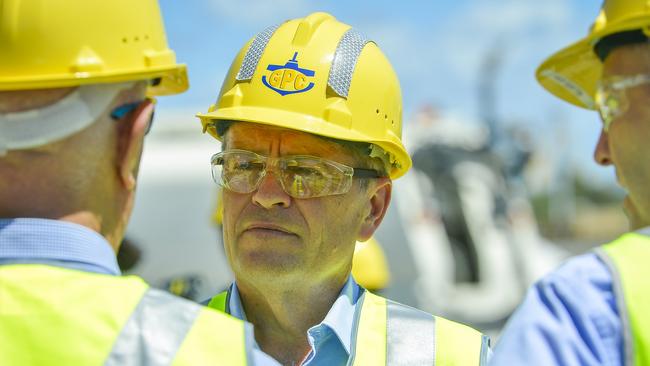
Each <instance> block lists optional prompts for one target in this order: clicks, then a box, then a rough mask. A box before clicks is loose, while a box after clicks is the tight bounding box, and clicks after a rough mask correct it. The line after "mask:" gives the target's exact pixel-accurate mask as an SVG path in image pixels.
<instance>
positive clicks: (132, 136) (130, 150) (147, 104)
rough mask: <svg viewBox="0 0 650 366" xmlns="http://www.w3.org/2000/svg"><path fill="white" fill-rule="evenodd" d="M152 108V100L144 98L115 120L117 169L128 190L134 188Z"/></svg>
mask: <svg viewBox="0 0 650 366" xmlns="http://www.w3.org/2000/svg"><path fill="white" fill-rule="evenodd" d="M153 108H154V106H153V102H152V101H151V100H145V101H143V102H142V103H140V105H139V106H138V108H137V109H136V110H134V111H133V112H131V113H129V114H128V115H127V116H125V117H124V118H123V119H121V120H120V121H117V122H116V123H119V128H118V131H119V132H118V149H119V151H118V161H117V170H118V174H119V176H120V180H121V181H122V185H123V186H124V188H126V189H127V190H129V191H132V190H134V189H135V183H136V177H137V175H138V168H139V166H140V157H141V155H142V147H143V142H144V135H146V133H147V129H148V128H149V123H150V122H151V116H152V114H153Z"/></svg>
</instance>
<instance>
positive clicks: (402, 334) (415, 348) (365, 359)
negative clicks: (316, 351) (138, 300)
mask: <svg viewBox="0 0 650 366" xmlns="http://www.w3.org/2000/svg"><path fill="white" fill-rule="evenodd" d="M229 300H230V291H229V290H228V291H224V292H222V293H220V294H219V295H217V296H215V297H213V298H212V300H210V303H209V304H208V307H211V308H213V309H217V310H220V311H223V312H225V313H229V308H228V305H227V304H228V303H229ZM359 302H360V303H361V306H358V307H357V309H359V310H357V314H355V319H356V320H355V327H354V328H353V331H354V332H355V334H354V335H353V339H354V341H353V343H352V345H351V349H350V358H349V360H350V361H349V362H348V364H349V365H352V366H371V365H372V366H381V365H387V366H392V365H438V366H477V365H486V364H487V360H486V358H487V338H486V337H484V336H483V335H482V334H481V333H479V332H477V331H476V330H474V329H472V328H470V327H467V326H465V325H462V324H459V323H454V322H451V321H449V320H447V319H445V318H441V317H438V316H433V315H431V314H427V313H425V312H423V311H420V310H418V309H414V308H412V307H409V306H406V305H402V304H399V303H396V302H393V301H391V300H388V299H385V298H383V297H381V296H377V295H375V294H373V293H371V292H370V291H367V290H366V291H364V293H363V294H362V295H361V298H359Z"/></svg>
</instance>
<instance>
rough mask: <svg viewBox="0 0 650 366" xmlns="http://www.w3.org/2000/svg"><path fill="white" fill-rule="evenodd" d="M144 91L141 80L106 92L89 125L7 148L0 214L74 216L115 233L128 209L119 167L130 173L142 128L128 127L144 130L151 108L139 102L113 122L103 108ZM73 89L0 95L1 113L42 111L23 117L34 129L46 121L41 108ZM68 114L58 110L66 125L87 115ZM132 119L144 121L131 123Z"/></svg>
mask: <svg viewBox="0 0 650 366" xmlns="http://www.w3.org/2000/svg"><path fill="white" fill-rule="evenodd" d="M145 90H146V84H145V83H144V82H142V83H136V84H133V85H132V86H131V87H128V88H127V89H123V90H121V91H119V92H118V93H117V94H116V95H112V94H111V95H112V96H111V97H110V98H109V99H107V100H108V104H107V105H103V106H102V107H101V110H98V111H97V114H98V116H97V117H94V116H93V118H94V120H92V121H89V123H90V125H89V126H87V127H85V128H83V129H81V130H80V131H78V132H75V133H73V134H72V135H69V136H65V137H63V138H60V139H58V140H55V141H53V142H50V143H46V144H43V145H40V146H35V147H31V148H26V149H13V150H12V149H10V150H9V151H8V152H7V154H6V155H4V156H0V217H4V218H13V217H39V218H51V219H62V218H63V219H65V218H70V217H76V219H72V220H70V221H79V215H81V216H83V218H82V219H81V220H82V221H85V222H77V223H81V224H83V225H85V226H89V227H91V228H92V229H95V230H96V231H98V232H100V233H102V234H105V235H104V236H107V238H108V236H109V235H111V234H110V233H111V232H113V231H115V229H116V228H117V227H119V228H120V229H119V230H118V231H120V230H122V229H123V228H122V226H124V227H125V226H126V219H125V217H128V215H129V214H130V208H131V207H130V205H131V203H130V202H131V201H132V198H131V195H132V192H131V191H132V188H125V185H124V182H123V174H122V173H121V172H122V170H121V169H122V168H124V167H125V165H128V167H127V168H125V169H128V170H129V171H132V172H133V174H134V175H135V172H136V171H137V166H138V164H139V159H140V149H141V146H142V139H143V136H144V132H142V133H139V132H138V133H137V134H134V132H135V131H134V128H139V129H145V130H146V125H147V124H148V122H149V118H148V114H149V113H151V112H152V108H151V107H152V106H151V105H150V103H149V102H143V103H142V104H141V105H140V108H138V109H137V110H136V111H134V112H132V113H130V114H128V115H127V116H125V117H124V118H122V119H120V120H118V121H115V120H113V119H112V118H111V117H110V112H111V111H112V110H113V109H115V108H116V107H118V106H121V105H124V104H126V103H133V102H139V101H142V100H144V96H145ZM74 91H75V88H62V89H48V90H30V91H4V92H0V113H2V114H7V113H20V112H27V111H36V110H41V112H40V114H41V115H40V116H38V115H37V116H38V117H36V118H37V119H36V120H33V119H32V120H31V121H30V122H29V123H32V124H35V126H36V127H37V128H36V129H34V128H33V126H32V127H30V129H32V130H33V131H34V133H38V125H39V124H40V123H41V122H42V123H43V124H47V123H48V112H42V111H43V108H49V107H50V106H53V105H56V104H57V102H60V101H62V100H63V99H64V98H66V97H68V96H71V94H72V93H73V92H74ZM111 98H112V99H111ZM79 99H80V100H81V99H83V98H79ZM88 100H90V101H91V102H92V100H91V99H89V98H86V99H85V100H84V102H85V103H90V102H88ZM68 104H69V103H68ZM66 105H67V104H66ZM62 108H63V107H62ZM86 109H89V110H90V109H92V108H90V107H88V108H86ZM45 110H46V111H47V109H45ZM74 111H75V109H72V110H70V111H68V112H65V113H62V115H63V116H66V117H67V118H69V119H70V122H71V123H73V122H76V121H73V119H74V118H80V119H81V118H88V113H85V115H83V114H80V115H79V116H78V117H76V115H75V114H74V113H73V112H74ZM91 114H92V113H91ZM144 114H147V116H144ZM136 121H140V125H142V124H144V126H141V127H137V126H136V124H137V123H136ZM63 122H64V123H65V120H64V121H63ZM129 149H131V150H129ZM134 149H135V150H136V151H135V153H133V150H134ZM130 151H131V152H130ZM127 155H128V158H127ZM127 160H128V161H127ZM91 221H92V222H91ZM89 222H91V223H89ZM117 236H119V234H118V235H117ZM119 239H121V237H120V238H119ZM109 241H116V242H117V241H119V240H118V239H117V238H116V239H114V240H110V238H109Z"/></svg>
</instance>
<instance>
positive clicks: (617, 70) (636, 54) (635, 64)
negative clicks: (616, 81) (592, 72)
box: [602, 42, 650, 78]
mask: <svg viewBox="0 0 650 366" xmlns="http://www.w3.org/2000/svg"><path fill="white" fill-rule="evenodd" d="M638 74H650V42H645V43H636V44H629V45H624V46H619V47H616V48H614V49H613V50H612V51H611V52H610V53H609V55H608V56H607V58H606V59H605V62H604V64H603V75H602V76H603V78H608V77H613V76H628V75H638Z"/></svg>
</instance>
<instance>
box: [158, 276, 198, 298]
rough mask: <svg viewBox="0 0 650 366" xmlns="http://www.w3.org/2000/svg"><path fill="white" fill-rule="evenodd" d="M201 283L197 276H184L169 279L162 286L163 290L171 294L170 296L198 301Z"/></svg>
mask: <svg viewBox="0 0 650 366" xmlns="http://www.w3.org/2000/svg"><path fill="white" fill-rule="evenodd" d="M201 285H202V281H201V278H200V277H199V276H197V275H186V276H178V277H174V278H171V279H170V280H168V281H167V282H166V283H165V284H164V285H163V289H165V290H167V291H169V292H171V293H172V294H174V295H176V296H180V297H184V298H186V299H189V300H194V301H198V300H200V299H199V298H198V297H199V294H200V289H201Z"/></svg>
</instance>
